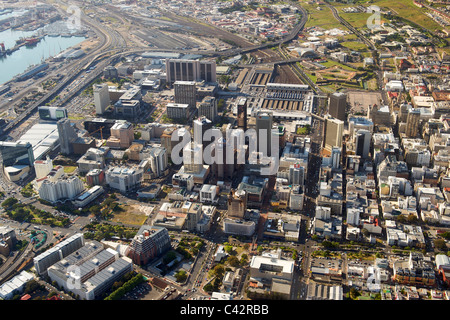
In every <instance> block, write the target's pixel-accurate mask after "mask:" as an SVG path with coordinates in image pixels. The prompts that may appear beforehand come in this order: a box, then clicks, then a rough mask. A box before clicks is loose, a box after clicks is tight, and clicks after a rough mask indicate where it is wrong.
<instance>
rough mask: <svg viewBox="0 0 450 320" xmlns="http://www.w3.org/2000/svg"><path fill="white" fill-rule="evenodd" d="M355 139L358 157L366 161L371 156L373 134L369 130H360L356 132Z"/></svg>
mask: <svg viewBox="0 0 450 320" xmlns="http://www.w3.org/2000/svg"><path fill="white" fill-rule="evenodd" d="M354 137H355V148H356V150H355V151H356V155H358V156H361V158H362V159H366V158H367V157H368V156H369V150H370V141H371V139H372V134H371V133H370V131H368V130H364V129H360V130H358V131H356V132H355V134H354Z"/></svg>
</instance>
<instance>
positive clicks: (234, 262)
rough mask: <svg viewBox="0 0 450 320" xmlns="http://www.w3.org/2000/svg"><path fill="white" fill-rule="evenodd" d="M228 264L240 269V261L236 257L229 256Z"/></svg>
mask: <svg viewBox="0 0 450 320" xmlns="http://www.w3.org/2000/svg"><path fill="white" fill-rule="evenodd" d="M227 262H228V264H229V265H230V266H232V267H238V266H239V259H238V258H237V257H236V256H229V257H228V259H227Z"/></svg>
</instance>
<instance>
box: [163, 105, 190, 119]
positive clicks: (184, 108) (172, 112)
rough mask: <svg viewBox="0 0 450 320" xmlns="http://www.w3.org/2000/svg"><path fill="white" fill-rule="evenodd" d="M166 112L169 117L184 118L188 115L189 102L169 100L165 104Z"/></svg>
mask: <svg viewBox="0 0 450 320" xmlns="http://www.w3.org/2000/svg"><path fill="white" fill-rule="evenodd" d="M166 114H167V117H168V118H170V119H186V118H187V117H188V115H189V104H187V103H171V102H170V103H168V104H167V105H166Z"/></svg>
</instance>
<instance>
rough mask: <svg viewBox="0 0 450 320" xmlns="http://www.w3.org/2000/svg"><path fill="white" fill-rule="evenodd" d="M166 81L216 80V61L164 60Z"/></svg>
mask: <svg viewBox="0 0 450 320" xmlns="http://www.w3.org/2000/svg"><path fill="white" fill-rule="evenodd" d="M166 81H167V83H172V82H175V81H198V82H200V81H205V82H216V81H217V78H216V62H215V61H198V60H187V59H167V60H166Z"/></svg>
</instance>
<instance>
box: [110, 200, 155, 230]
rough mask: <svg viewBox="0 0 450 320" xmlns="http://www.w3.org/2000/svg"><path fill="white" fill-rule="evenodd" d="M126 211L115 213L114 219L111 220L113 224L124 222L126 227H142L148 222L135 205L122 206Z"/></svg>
mask: <svg viewBox="0 0 450 320" xmlns="http://www.w3.org/2000/svg"><path fill="white" fill-rule="evenodd" d="M121 207H122V208H123V209H124V210H123V211H120V212H115V213H114V217H113V218H111V221H112V222H122V223H123V224H124V225H130V224H131V225H136V226H141V225H143V224H144V222H145V220H147V216H146V215H145V213H143V212H141V211H140V210H139V209H138V208H136V206H134V205H130V206H128V205H126V206H121Z"/></svg>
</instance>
